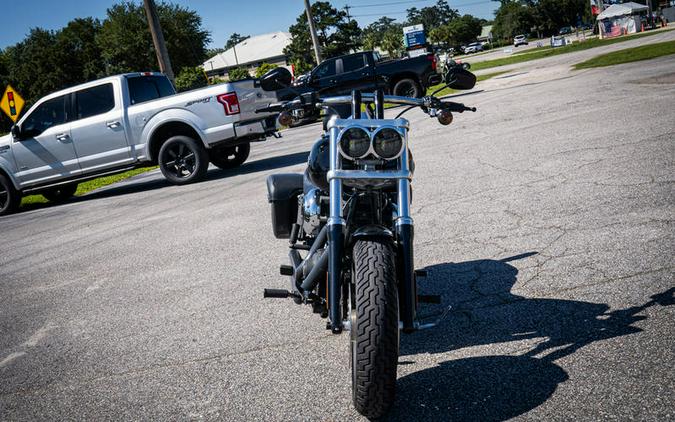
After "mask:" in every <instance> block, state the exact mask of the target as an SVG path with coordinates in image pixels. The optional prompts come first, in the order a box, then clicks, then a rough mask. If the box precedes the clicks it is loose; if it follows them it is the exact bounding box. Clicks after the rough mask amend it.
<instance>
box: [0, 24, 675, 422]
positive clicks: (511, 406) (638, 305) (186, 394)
mask: <svg viewBox="0 0 675 422" xmlns="http://www.w3.org/2000/svg"><path fill="white" fill-rule="evenodd" d="M668 36H670V37H673V36H672V35H668ZM624 44H626V43H624ZM612 48H616V47H615V46H612ZM600 52H601V50H600V49H595V50H594V54H599V53H600ZM588 54H589V52H588V51H585V52H582V53H574V54H569V55H564V56H559V57H557V58H551V59H555V60H558V61H555V62H554V61H552V62H551V66H550V67H546V66H544V65H542V63H546V62H543V61H539V62H535V63H531V64H529V65H528V64H522V65H520V67H518V68H514V69H511V68H509V69H510V70H513V74H512V75H511V76H510V75H509V74H505V75H502V76H501V77H499V79H497V78H496V79H493V80H490V81H487V82H486V83H484V84H483V85H481V86H479V87H477V88H478V89H477V90H476V92H475V93H471V94H468V95H464V96H462V97H458V100H459V99H461V101H462V102H464V103H466V104H467V105H471V106H476V107H478V109H479V111H478V112H477V113H464V114H462V115H457V116H456V118H455V122H454V123H453V124H452V125H450V126H447V127H443V126H440V125H439V124H438V123H437V122H436V121H435V120H432V119H429V118H428V117H426V116H425V115H423V114H422V113H420V112H411V113H409V116H408V117H409V119H410V121H411V127H412V132H411V135H410V141H411V143H412V148H413V152H414V155H415V160H416V164H417V165H416V174H415V181H414V189H415V190H414V192H415V196H414V203H413V216H414V218H415V223H416V226H417V227H416V250H415V259H416V262H417V267H418V268H427V269H429V270H430V271H431V272H430V275H429V277H428V278H427V280H425V281H423V282H422V283H421V286H420V289H421V290H422V291H423V292H427V293H437V294H441V295H442V298H443V301H444V305H452V311H451V312H450V313H449V315H448V316H447V318H446V319H445V320H444V321H443V322H442V323H441V324H440V325H439V326H438V327H437V328H436V329H433V330H429V331H423V332H419V333H415V334H412V335H409V336H404V337H403V338H402V344H401V357H400V362H399V363H400V366H399V381H398V400H397V402H396V404H395V406H394V408H393V409H392V411H391V414H390V419H392V420H444V421H445V420H476V421H486V420H504V419H509V418H512V417H517V418H520V419H523V420H570V419H581V420H598V419H616V420H626V419H630V420H635V419H640V420H668V419H672V418H673V417H674V416H675V409H674V405H673V391H675V372H673V369H672V368H673V367H675V351H674V348H673V338H674V337H675V324H674V321H675V306H673V305H674V304H675V301H674V299H673V292H674V288H675V287H674V286H675V277H674V276H673V270H674V269H675V265H674V264H673V256H674V252H675V246H674V245H675V230H674V222H673V215H674V214H675V192H674V190H673V187H674V184H673V183H674V181H675V170H674V169H675V142H674V141H675V126H674V124H673V122H675V106H674V105H675V100H674V99H675V80H674V77H675V56H670V57H664V58H660V59H655V60H651V61H648V62H636V63H632V64H625V65H619V66H615V67H611V68H601V69H592V70H585V71H576V72H571V71H569V70H568V69H567V67H565V66H569V65H570V64H573V63H575V62H578V61H581V60H583V59H584V58H585V57H586V56H585V55H588ZM563 57H564V59H563ZM562 60H564V61H566V63H561V62H560V61H562ZM551 69H555V71H552V70H551ZM664 75H666V76H665V77H664ZM318 130H319V129H318V126H317V125H310V126H305V127H301V128H297V129H292V130H288V131H286V132H284V137H283V138H282V139H280V140H274V139H273V140H270V141H269V142H267V143H263V144H258V145H255V146H254V148H253V153H252V157H251V159H250V160H249V162H248V163H246V164H245V165H244V166H243V167H242V168H241V169H240V170H239V171H221V170H218V169H216V168H212V169H211V170H210V172H209V178H208V180H207V181H205V182H203V183H199V184H196V185H191V186H184V187H176V186H170V185H168V184H167V183H166V182H164V181H163V179H162V178H161V176H160V175H159V174H157V173H151V174H147V175H144V176H142V177H139V178H136V179H133V180H131V181H128V182H125V183H122V184H119V185H116V186H113V187H109V188H106V189H103V190H100V191H97V192H94V193H92V194H89V195H87V196H85V197H83V198H81V199H78V200H77V201H74V202H72V203H69V204H66V205H61V206H52V207H48V208H44V209H39V210H33V211H29V212H23V213H19V214H16V215H12V216H7V217H1V218H0V239H1V240H2V253H1V254H0V286H1V288H2V294H1V295H0V381H1V382H0V419H2V420H26V419H37V420H63V419H84V420H94V419H95V420H128V419H134V420H139V419H152V420H185V419H207V420H212V419H224V420H340V421H343V420H359V419H361V418H360V416H359V415H358V414H357V413H356V412H355V411H354V410H353V408H352V406H351V392H350V373H349V357H348V356H349V351H348V339H347V337H346V336H332V335H331V334H329V333H328V332H327V331H325V330H324V321H323V320H321V319H320V318H318V317H316V316H315V315H312V314H311V312H310V309H308V308H305V307H298V306H295V305H293V304H292V303H291V302H290V301H282V300H263V298H262V289H263V288H265V287H286V283H287V281H286V279H284V278H283V277H281V276H279V275H278V266H279V264H281V263H286V253H287V250H286V242H285V241H283V240H276V239H274V237H273V235H272V230H271V224H270V218H269V206H268V204H267V201H266V189H265V178H266V176H267V175H269V174H272V173H274V172H294V171H297V172H299V171H301V170H302V169H303V164H304V162H305V161H306V157H307V151H308V150H309V148H310V146H311V145H312V143H313V139H314V138H315V137H316V136H317V134H318ZM434 310H435V309H433V308H431V307H429V308H423V309H422V313H427V312H429V313H431V312H433V311H434Z"/></svg>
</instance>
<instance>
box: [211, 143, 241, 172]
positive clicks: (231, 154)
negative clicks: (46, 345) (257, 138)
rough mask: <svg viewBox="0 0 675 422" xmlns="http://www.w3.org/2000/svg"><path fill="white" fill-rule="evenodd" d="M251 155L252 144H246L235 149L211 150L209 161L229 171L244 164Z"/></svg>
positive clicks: (234, 147)
mask: <svg viewBox="0 0 675 422" xmlns="http://www.w3.org/2000/svg"><path fill="white" fill-rule="evenodd" d="M250 153H251V144H250V143H249V142H246V143H243V144H239V145H236V146H233V147H227V148H218V149H214V150H211V151H209V159H210V160H211V163H213V165H214V166H216V167H218V168H221V169H223V170H227V169H232V168H235V167H239V166H240V165H242V164H244V161H246V159H247V158H248V155H249V154H250Z"/></svg>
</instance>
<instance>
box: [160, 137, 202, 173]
mask: <svg viewBox="0 0 675 422" xmlns="http://www.w3.org/2000/svg"><path fill="white" fill-rule="evenodd" d="M164 158H165V160H164V165H163V166H162V167H163V168H164V170H166V171H168V172H169V173H171V174H173V175H174V176H176V177H178V178H180V179H185V178H188V177H190V176H191V175H192V174H193V173H194V172H195V169H196V168H197V157H196V155H195V153H194V151H192V150H191V149H190V148H189V147H187V146H186V145H185V144H184V143H182V142H179V143H177V144H175V145H171V146H170V147H169V148H167V150H166V151H165V153H164Z"/></svg>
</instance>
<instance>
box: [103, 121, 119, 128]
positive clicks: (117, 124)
mask: <svg viewBox="0 0 675 422" xmlns="http://www.w3.org/2000/svg"><path fill="white" fill-rule="evenodd" d="M106 126H108V127H109V128H110V129H117V128H118V127H120V122H108V123H106Z"/></svg>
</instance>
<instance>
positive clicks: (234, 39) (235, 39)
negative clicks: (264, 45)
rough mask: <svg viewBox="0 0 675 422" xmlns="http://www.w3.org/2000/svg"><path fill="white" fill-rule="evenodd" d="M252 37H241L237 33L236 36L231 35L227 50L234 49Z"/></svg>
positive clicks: (226, 45) (226, 44) (226, 46)
mask: <svg viewBox="0 0 675 422" xmlns="http://www.w3.org/2000/svg"><path fill="white" fill-rule="evenodd" d="M250 37H251V36H250V35H240V34H237V33H236V32H235V33H234V34H232V35H230V38H228V39H227V42H226V43H225V50H229V49H230V48H232V47H234V46H235V45H237V44H239V43H240V42H242V41H244V40H247V39H249V38H250ZM225 50H223V51H225Z"/></svg>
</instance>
